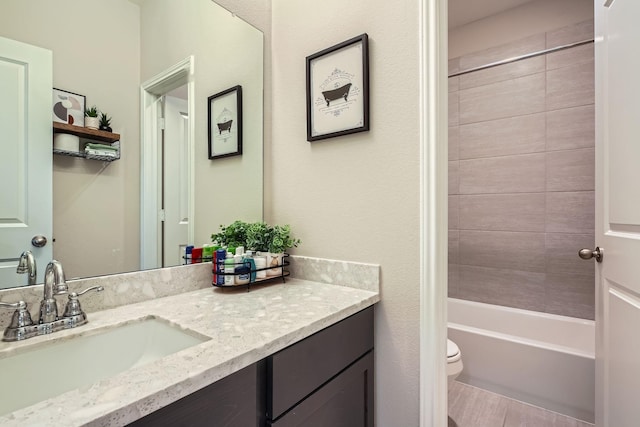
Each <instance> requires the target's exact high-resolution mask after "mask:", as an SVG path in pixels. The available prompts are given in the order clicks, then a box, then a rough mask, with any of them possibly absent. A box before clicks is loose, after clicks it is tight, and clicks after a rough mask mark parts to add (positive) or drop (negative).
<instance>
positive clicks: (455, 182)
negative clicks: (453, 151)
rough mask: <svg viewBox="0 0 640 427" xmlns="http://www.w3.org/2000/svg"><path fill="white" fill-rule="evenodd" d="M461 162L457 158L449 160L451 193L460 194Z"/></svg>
mask: <svg viewBox="0 0 640 427" xmlns="http://www.w3.org/2000/svg"><path fill="white" fill-rule="evenodd" d="M459 163H460V162H458V161H457V160H454V161H452V162H449V194H459V193H460V187H459V182H460V181H459V180H460V178H459V173H458V168H459Z"/></svg>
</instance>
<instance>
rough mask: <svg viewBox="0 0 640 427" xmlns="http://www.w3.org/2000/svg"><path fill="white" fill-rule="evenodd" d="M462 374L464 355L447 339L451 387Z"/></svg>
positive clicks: (448, 371)
mask: <svg viewBox="0 0 640 427" xmlns="http://www.w3.org/2000/svg"><path fill="white" fill-rule="evenodd" d="M460 372H462V354H461V353H460V349H459V348H458V346H457V345H456V343H454V342H453V341H451V340H450V339H447V382H448V383H449V385H451V383H452V382H453V380H455V379H456V378H457V377H458V375H460Z"/></svg>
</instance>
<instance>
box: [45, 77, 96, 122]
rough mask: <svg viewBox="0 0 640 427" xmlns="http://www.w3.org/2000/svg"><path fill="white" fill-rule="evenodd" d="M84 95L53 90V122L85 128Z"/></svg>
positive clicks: (85, 100)
mask: <svg viewBox="0 0 640 427" xmlns="http://www.w3.org/2000/svg"><path fill="white" fill-rule="evenodd" d="M86 102H87V99H86V98H85V96H84V95H79V94H77V93H73V92H68V91H66V90H62V89H56V88H55V87H54V88H53V105H52V107H51V108H52V112H53V121H54V122H56V123H65V124H68V125H74V126H80V127H84V106H85V104H86Z"/></svg>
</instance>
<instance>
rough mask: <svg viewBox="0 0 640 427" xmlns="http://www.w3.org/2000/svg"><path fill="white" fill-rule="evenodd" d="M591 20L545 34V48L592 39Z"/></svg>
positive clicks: (592, 28)
mask: <svg viewBox="0 0 640 427" xmlns="http://www.w3.org/2000/svg"><path fill="white" fill-rule="evenodd" d="M593 36H594V27H593V19H589V20H588V21H583V22H579V23H577V24H573V25H567V26H566V27H562V28H559V29H557V30H553V31H548V32H547V36H546V37H547V45H546V47H547V48H552V47H558V46H564V45H567V44H570V43H575V42H581V41H584V40H589V39H593Z"/></svg>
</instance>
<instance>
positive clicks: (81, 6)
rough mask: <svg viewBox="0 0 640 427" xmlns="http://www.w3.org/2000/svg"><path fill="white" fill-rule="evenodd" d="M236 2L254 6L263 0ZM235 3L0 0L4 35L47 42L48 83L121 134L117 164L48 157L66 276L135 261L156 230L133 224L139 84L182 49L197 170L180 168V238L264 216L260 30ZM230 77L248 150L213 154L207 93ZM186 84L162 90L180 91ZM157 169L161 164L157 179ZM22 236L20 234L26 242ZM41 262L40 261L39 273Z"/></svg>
mask: <svg viewBox="0 0 640 427" xmlns="http://www.w3.org/2000/svg"><path fill="white" fill-rule="evenodd" d="M232 4H233V5H234V6H233V7H236V4H237V7H238V8H240V9H242V10H244V11H247V10H250V11H251V13H252V14H255V13H260V7H262V6H260V7H250V6H249V5H242V2H233V3H232ZM232 12H234V13H232ZM236 13H237V11H228V10H226V9H224V8H223V7H222V6H219V5H218V4H216V3H214V2H212V1H211V0H191V1H189V2H176V1H171V0H153V1H150V0H110V1H108V2H102V1H98V0H58V1H55V2H51V1H49V0H23V1H20V2H3V3H2V5H0V36H2V37H5V38H9V39H12V40H17V41H20V42H24V43H28V44H31V45H34V46H39V47H42V48H46V49H49V50H51V51H52V52H53V86H54V87H56V88H58V89H63V90H66V91H70V92H74V93H78V94H81V95H84V96H85V97H86V105H87V107H89V106H92V105H96V106H97V107H98V108H99V109H100V110H102V111H104V112H105V113H107V114H108V115H109V116H111V117H112V123H111V126H112V128H113V131H114V132H116V133H119V134H120V135H121V137H120V145H121V158H120V159H119V160H116V161H113V162H102V161H95V160H88V159H83V158H73V157H64V156H60V155H54V156H53V176H52V179H51V181H52V183H53V212H52V213H51V214H52V217H53V231H52V236H51V239H49V244H51V245H53V257H54V258H56V259H58V260H59V261H61V262H62V264H63V266H64V268H65V273H66V275H67V278H68V279H70V278H76V277H90V276H97V275H105V274H115V273H122V272H128V271H135V270H139V269H140V266H141V255H140V252H141V241H142V240H143V239H154V238H156V237H158V236H156V235H149V234H147V235H141V231H140V230H141V207H140V205H141V201H140V193H141V190H140V188H141V178H140V175H141V166H140V165H141V162H142V157H143V156H144V155H145V154H144V153H141V143H140V140H141V118H140V117H141V114H142V112H143V111H144V106H141V105H140V104H141V98H142V95H141V89H140V88H141V85H142V84H143V83H145V82H147V81H148V80H149V79H152V78H153V77H154V76H157V75H158V74H160V73H163V72H165V71H166V70H168V69H171V67H172V66H174V65H175V64H177V63H179V62H180V61H183V60H185V58H190V57H192V58H193V60H192V65H193V68H192V69H191V71H190V74H189V76H188V81H189V82H192V84H193V91H192V92H190V93H193V100H192V101H193V102H192V105H193V111H188V112H187V111H179V113H183V114H182V117H183V118H185V119H188V120H193V132H192V141H193V145H192V153H189V155H191V156H192V157H191V158H192V163H191V167H192V170H191V171H190V172H189V174H188V175H187V176H190V177H191V178H190V182H189V185H190V188H191V189H192V191H191V195H192V200H191V201H190V203H192V206H193V209H192V212H193V215H192V216H193V218H188V217H184V218H180V220H181V221H182V222H185V221H186V222H191V223H192V227H193V236H194V237H193V241H191V242H185V243H190V244H196V245H202V244H203V243H206V242H208V241H209V240H210V235H211V233H213V232H216V231H217V230H218V227H219V225H220V224H224V223H229V222H232V221H234V220H235V219H244V220H247V221H256V220H260V219H262V216H263V213H262V206H263V196H262V191H263V182H262V175H263V172H262V168H263V164H262V163H263V160H262V159H263V155H262V154H263V90H264V89H263V54H264V47H263V43H264V42H263V34H262V32H261V31H260V30H258V29H256V28H255V27H253V26H252V25H250V24H248V23H247V22H245V21H243V20H242V19H241V18H239V17H238V16H237V15H236ZM265 13H266V10H265ZM253 18H254V19H255V16H254V17H253ZM265 21H266V20H265ZM25 23H29V24H28V25H25ZM237 85H240V86H242V93H243V103H242V104H243V105H242V107H243V111H242V114H243V153H242V155H241V156H235V157H230V158H226V159H216V160H209V159H208V153H207V149H208V145H207V143H208V134H207V132H208V129H207V98H208V97H209V96H210V95H212V94H215V93H218V92H221V91H223V90H225V89H228V88H231V87H234V86H237ZM181 93H182V94H181ZM184 93H185V92H184V91H182V92H181V91H177V92H172V93H171V94H170V95H169V96H170V97H173V98H176V99H181V98H184V97H185V95H184ZM43 102H48V103H50V102H51V100H50V99H46V100H43ZM185 116H186V117H185ZM142 133H144V132H142ZM47 149H51V146H50V145H49V146H48V147H47ZM169 160H170V159H169ZM162 170H163V166H162V163H160V162H159V163H158V172H157V179H158V187H159V188H161V187H162V186H163V185H162V184H161V183H160V182H161V179H162V178H161V176H162ZM44 185H50V184H49V183H44ZM183 188H184V186H183ZM0 191H1V190H0ZM179 198H180V197H178V199H179ZM45 214H47V213H44V212H43V215H45ZM158 215H159V216H161V215H162V213H161V212H159V213H158ZM162 232H163V231H162V230H161V229H158V230H157V233H158V234H159V235H161V234H162ZM151 234H153V233H151ZM29 246H30V245H29V244H28V242H26V244H25V247H24V250H27V249H31V247H29ZM171 250H173V251H176V250H177V249H176V248H172V249H171ZM18 255H19V253H17V254H16V257H17V256H18ZM0 261H3V260H0ZM161 266H162V265H161V264H159V265H156V266H152V267H161ZM164 266H169V265H164ZM44 267H45V265H38V270H39V278H40V277H41V275H42V272H43V271H44ZM38 282H41V279H39V280H38ZM26 283H27V277H26V275H16V276H15V282H14V283H7V282H5V283H0V288H7V287H15V286H22V285H25V284H26Z"/></svg>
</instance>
